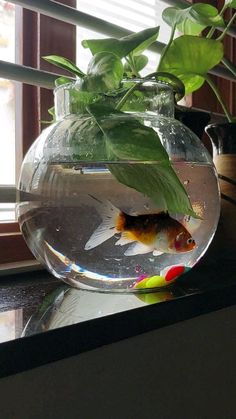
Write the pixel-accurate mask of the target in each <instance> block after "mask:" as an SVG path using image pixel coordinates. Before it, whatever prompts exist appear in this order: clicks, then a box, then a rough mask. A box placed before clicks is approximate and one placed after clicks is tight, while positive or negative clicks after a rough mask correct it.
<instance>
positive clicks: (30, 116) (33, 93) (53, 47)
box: [0, 0, 76, 265]
mask: <svg viewBox="0 0 236 419" xmlns="http://www.w3.org/2000/svg"><path fill="white" fill-rule="evenodd" d="M58 1H59V2H60V3H63V4H65V5H67V6H71V7H76V0H58ZM15 10H16V34H17V37H16V62H17V63H19V64H22V65H26V66H29V67H33V68H37V69H41V70H48V71H52V72H53V71H55V67H53V66H52V65H50V64H49V63H47V62H46V61H44V60H42V58H41V57H42V56H44V55H50V54H57V55H62V56H66V57H67V58H69V59H70V60H73V61H75V59H76V27H75V26H74V25H71V24H68V23H65V22H62V21H59V20H57V19H53V18H51V17H48V16H45V15H43V14H40V13H36V12H32V11H30V10H27V9H24V8H22V7H20V6H16V9H15ZM60 73H61V74H66V72H63V70H61V71H60ZM67 74H68V73H67ZM15 86H16V119H15V125H16V127H17V130H16V173H17V174H19V171H20V165H21V162H22V160H23V157H24V155H25V154H26V152H27V151H28V149H29V147H30V146H31V144H32V143H33V141H34V140H35V139H36V138H37V137H38V135H39V134H40V131H41V128H43V127H41V124H40V121H42V120H47V119H49V115H48V112H47V109H48V108H50V107H51V106H52V105H53V92H52V90H48V89H42V88H39V87H36V86H30V85H26V84H21V83H16V84H15ZM17 177H18V176H17ZM16 182H17V179H16ZM31 259H32V260H33V259H34V256H33V255H32V253H31V252H30V250H29V248H28V247H27V245H26V243H25V241H24V239H23V237H22V234H21V232H20V229H19V225H18V223H17V222H0V264H1V265H4V264H9V263H13V262H19V261H26V260H27V261H28V260H31Z"/></svg>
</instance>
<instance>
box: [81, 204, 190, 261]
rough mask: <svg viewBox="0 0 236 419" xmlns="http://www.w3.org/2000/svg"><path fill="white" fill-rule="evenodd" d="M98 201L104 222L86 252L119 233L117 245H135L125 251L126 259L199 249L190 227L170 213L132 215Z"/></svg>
mask: <svg viewBox="0 0 236 419" xmlns="http://www.w3.org/2000/svg"><path fill="white" fill-rule="evenodd" d="M95 199H96V198H95ZM96 201H97V202H98V203H100V205H99V209H98V210H99V213H100V216H101V218H102V222H101V224H100V225H99V226H98V227H97V228H96V230H95V231H94V232H93V234H92V235H91V237H90V238H89V240H88V241H87V243H86V244H85V247H84V248H85V250H91V249H93V248H95V247H97V246H99V245H100V244H102V243H104V242H105V241H107V240H108V239H110V238H111V237H113V236H114V235H116V234H120V238H119V239H118V241H117V242H116V243H115V245H119V246H124V245H127V244H130V243H132V244H131V245H130V246H129V247H128V248H127V249H126V250H125V252H124V255H125V256H134V255H138V254H145V253H150V252H152V253H153V255H154V256H159V255H161V254H162V253H181V252H189V251H191V250H193V249H194V248H195V247H196V243H195V240H194V239H193V237H192V235H191V234H190V232H189V231H188V230H187V228H186V227H185V226H184V225H183V224H181V222H179V221H177V220H176V219H174V218H172V217H171V216H170V215H169V213H168V212H165V211H162V212H159V213H156V214H155V213H154V214H148V213H147V214H140V215H130V214H127V213H125V212H123V211H121V210H119V209H118V208H116V207H115V206H114V205H113V204H112V203H111V202H110V201H106V202H105V203H103V204H102V202H101V201H99V200H97V199H96Z"/></svg>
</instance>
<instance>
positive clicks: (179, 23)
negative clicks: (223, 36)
mask: <svg viewBox="0 0 236 419" xmlns="http://www.w3.org/2000/svg"><path fill="white" fill-rule="evenodd" d="M162 18H163V20H164V21H165V22H166V23H167V24H168V25H170V26H171V27H172V28H173V27H174V26H176V27H177V29H178V30H179V31H180V32H182V33H184V34H186V35H199V34H200V33H201V32H202V31H203V29H205V28H206V27H208V26H213V27H224V26H225V24H224V20H223V18H222V17H221V16H220V15H219V13H218V10H217V9H216V7H214V6H211V5H210V4H204V3H196V4H193V5H192V6H190V7H188V8H186V9H179V8H177V7H168V8H166V9H165V10H164V11H163V13H162Z"/></svg>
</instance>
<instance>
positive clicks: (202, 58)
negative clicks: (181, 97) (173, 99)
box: [159, 35, 223, 95]
mask: <svg viewBox="0 0 236 419" xmlns="http://www.w3.org/2000/svg"><path fill="white" fill-rule="evenodd" d="M222 58H223V45H222V43H221V42H220V41H216V40H213V39H206V38H199V37H196V36H190V35H183V36H180V37H179V38H177V39H175V40H174V41H173V42H172V44H171V46H170V48H169V49H168V51H167V53H166V55H165V56H164V57H163V60H162V62H161V65H160V66H159V70H160V71H165V72H167V73H172V74H174V75H175V76H176V77H178V78H179V79H180V80H181V81H182V82H183V83H184V85H185V94H186V95H188V94H189V93H191V92H194V91H195V90H197V89H199V88H200V87H201V86H202V85H203V83H204V81H205V77H206V74H207V73H208V71H209V70H210V69H211V68H213V67H215V66H216V65H217V64H219V63H220V61H221V59H222Z"/></svg>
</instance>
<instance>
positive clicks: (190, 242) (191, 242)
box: [187, 238, 195, 244]
mask: <svg viewBox="0 0 236 419" xmlns="http://www.w3.org/2000/svg"><path fill="white" fill-rule="evenodd" d="M187 244H195V241H194V240H193V239H192V238H190V239H188V240H187Z"/></svg>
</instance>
